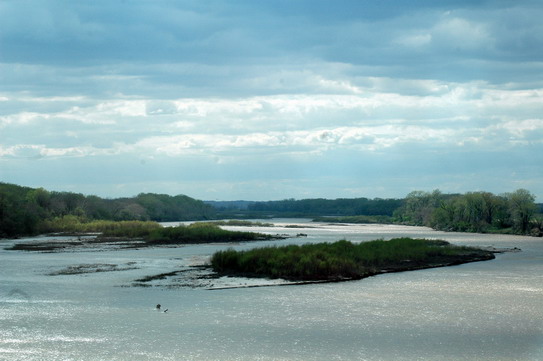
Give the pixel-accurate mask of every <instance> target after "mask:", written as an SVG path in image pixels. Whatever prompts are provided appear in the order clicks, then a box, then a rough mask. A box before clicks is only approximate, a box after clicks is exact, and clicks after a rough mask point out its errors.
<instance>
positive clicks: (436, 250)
mask: <svg viewBox="0 0 543 361" xmlns="http://www.w3.org/2000/svg"><path fill="white" fill-rule="evenodd" d="M492 258H494V255H493V254H492V252H489V251H483V250H480V249H476V248H469V247H456V246H452V245H450V244H449V243H447V242H445V241H435V240H425V239H412V238H396V239H392V240H390V241H383V240H376V241H371V242H364V243H359V244H353V243H351V242H348V241H345V240H342V241H338V242H335V243H320V244H306V245H302V246H297V245H289V246H283V247H264V248H256V249H252V250H248V251H235V250H233V249H228V250H225V251H219V252H216V253H215V254H214V255H213V257H212V259H211V266H212V267H213V270H214V271H216V272H218V273H222V274H239V275H244V276H253V277H269V278H283V279H287V280H295V281H316V280H329V281H331V280H332V281H333V280H344V279H360V278H363V277H367V276H370V275H374V274H377V273H383V272H390V271H402V270H409V269H420V268H428V267H438V266H444V265H452V264H459V263H465V262H472V261H480V260H487V259H492Z"/></svg>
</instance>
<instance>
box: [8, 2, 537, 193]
mask: <svg viewBox="0 0 543 361" xmlns="http://www.w3.org/2000/svg"><path fill="white" fill-rule="evenodd" d="M542 16H543V10H542V9H541V7H540V6H539V4H538V3H537V2H533V1H518V2H514V3H509V2H499V3H495V2H487V1H467V0H466V1H453V0H450V1H440V2H421V1H413V2H411V1H410V2H402V3H395V4H394V6H392V4H389V3H386V2H360V1H350V0H342V1H340V2H339V3H337V4H336V3H334V4H333V5H332V4H331V3H330V2H328V1H320V0H318V1H306V0H302V1H296V2H292V1H282V0H279V1H277V2H274V3H273V4H272V3H266V2H253V1H235V2H221V1H206V2H200V1H184V2H170V1H166V2H150V1H125V2H111V1H105V0H104V1H97V2H93V3H92V4H87V3H84V2H70V3H66V2H57V1H49V0H43V1H32V0H21V1H17V2H16V1H4V2H1V3H0V103H1V105H2V106H1V107H0V163H1V166H2V168H1V169H2V171H1V173H0V176H1V177H2V179H0V181H2V180H5V181H13V182H16V183H23V184H28V182H27V181H28V180H29V179H33V180H36V182H38V181H37V179H40V180H44V181H45V180H47V182H49V184H51V185H54V184H55V179H56V178H58V177H59V175H63V176H65V175H66V174H68V175H67V176H66V177H65V179H67V180H72V181H73V182H74V184H76V183H78V184H85V187H88V189H104V192H105V189H108V191H107V192H109V193H108V194H111V195H113V194H114V193H115V192H116V191H119V189H121V188H122V189H123V191H124V192H128V191H129V190H132V191H133V192H134V193H138V190H137V188H138V187H141V188H142V189H155V190H158V191H160V187H165V188H167V189H168V190H170V191H171V192H174V191H175V192H183V191H182V188H183V187H186V189H187V193H188V191H189V190H190V191H191V192H192V191H194V193H195V194H201V195H205V194H206V192H205V191H204V188H210V189H211V188H213V189H215V190H217V192H221V191H224V192H226V191H227V190H230V191H231V192H232V194H235V197H240V198H243V194H242V193H241V189H242V188H244V187H245V188H246V187H250V188H251V190H247V194H251V197H252V198H255V199H256V198H262V197H260V196H258V195H259V194H260V193H259V192H266V191H269V192H272V191H273V192H274V193H273V196H272V194H271V193H270V195H269V196H270V197H273V198H278V197H279V198H281V197H280V195H281V189H283V190H285V191H284V193H289V196H293V197H298V196H297V195H296V194H299V195H309V194H313V195H315V196H322V195H326V196H332V197H333V196H336V195H338V194H339V193H341V195H353V194H356V192H370V191H371V189H378V190H379V191H380V192H382V194H388V195H391V194H396V195H397V196H401V195H403V194H407V193H408V191H407V190H408V188H409V187H416V186H417V182H419V181H420V183H421V184H424V185H425V186H428V187H431V188H437V187H439V186H440V184H441V185H446V187H449V188H450V189H455V190H456V189H460V188H462V187H465V188H466V189H467V187H468V185H477V179H480V182H481V183H485V184H487V183H488V184H496V186H495V189H498V188H500V187H502V186H505V185H506V184H509V185H514V184H531V185H532V184H538V183H537V180H538V179H541V171H540V170H538V169H537V168H534V167H533V165H530V164H529V163H528V162H526V161H525V159H526V158H527V157H529V155H531V154H539V153H540V152H541V151H543V148H542V147H543V145H542V144H541V139H543V138H542V135H543V134H542V133H543V124H542V120H541V119H542V118H541V114H542V111H543V109H542V105H541V104H543V101H542V100H543V99H542V96H543V53H541V50H540V49H542V48H543V46H542V45H543V44H542V41H543V40H541V39H543V37H542V36H541V35H542V34H543V25H541V21H540V19H541V17H542ZM479 154H480V155H481V156H478V155H479ZM495 159H501V160H503V164H502V165H500V164H499V162H498V161H496V160H495ZM29 164H31V165H29ZM509 168H510V169H515V171H516V172H515V174H517V176H515V177H510V178H511V179H510V181H508V180H501V181H500V182H501V183H500V184H501V186H498V185H497V184H498V183H497V182H498V181H497V180H495V179H494V178H495V176H493V175H492V174H493V172H495V173H496V174H499V175H500V176H501V177H503V178H506V177H507V176H506V174H507V171H508V169H509ZM455 172H456V173H457V174H458V176H455V175H454V174H455ZM105 173H107V176H105V175H104V174H105ZM95 174H102V177H101V178H100V177H98V176H96V175H95ZM478 174H481V176H478ZM518 174H524V175H525V179H522V178H521V177H519V176H518ZM37 175H39V177H38V176H37ZM331 175H333V176H331ZM462 177H464V179H462ZM136 179H137V180H136ZM451 179H454V182H457V184H458V185H457V186H455V185H454V182H452V181H451ZM93 182H94V183H95V184H100V185H102V187H101V188H100V187H96V186H93ZM108 182H109V183H108ZM146 182H147V183H146ZM192 182H195V183H194V184H193V183H192ZM274 182H275V183H274ZM523 182H524V183H523ZM57 184H58V183H57ZM176 184H178V185H179V186H176ZM239 184H243V185H244V187H241V186H237V185H239ZM36 185H37V186H45V185H46V184H36ZM63 185H65V186H71V185H70V183H69V182H68V181H66V182H64V183H63ZM117 185H123V186H122V187H120V186H119V187H117ZM181 185H182V186H181ZM335 185H337V190H336V191H334V188H335ZM55 187H56V189H58V187H57V186H55ZM467 190H470V189H467ZM507 190H510V189H507ZM296 192H299V193H296ZM539 192H540V194H542V195H543V189H541V190H539ZM402 193H403V194H402ZM216 194H217V196H218V195H220V193H216ZM370 195H373V194H370ZM232 197H234V195H232ZM264 198H266V197H264Z"/></svg>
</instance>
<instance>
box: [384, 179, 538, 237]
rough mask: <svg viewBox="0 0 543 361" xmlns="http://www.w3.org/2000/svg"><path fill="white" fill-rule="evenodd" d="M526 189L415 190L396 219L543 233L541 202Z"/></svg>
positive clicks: (436, 226) (449, 227)
mask: <svg viewBox="0 0 543 361" xmlns="http://www.w3.org/2000/svg"><path fill="white" fill-rule="evenodd" d="M534 201H535V197H534V195H532V194H531V193H530V192H529V191H527V190H526V189H518V190H516V191H514V192H512V193H505V194H502V195H494V194H492V193H489V192H468V193H465V194H443V193H441V192H440V191H439V190H435V191H433V192H422V191H414V192H411V193H409V194H408V195H407V197H406V198H405V199H404V202H403V205H402V206H401V207H399V208H398V209H397V210H396V211H395V212H394V217H393V218H394V221H395V222H399V223H404V224H409V225H419V226H428V227H432V228H434V229H437V230H444V231H460V232H491V233H513V234H523V235H524V234H526V235H533V236H541V235H542V234H543V215H542V214H541V205H538V204H536V203H534Z"/></svg>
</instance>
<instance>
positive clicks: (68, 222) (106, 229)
mask: <svg viewBox="0 0 543 361" xmlns="http://www.w3.org/2000/svg"><path fill="white" fill-rule="evenodd" d="M42 231H43V232H44V233H60V232H62V233H101V236H100V237H102V238H111V237H117V238H139V239H143V240H145V241H146V242H147V243H148V244H149V245H153V244H185V243H210V242H243V241H256V240H265V239H274V238H278V237H277V236H273V235H268V234H262V233H255V232H238V231H227V230H224V229H222V228H220V227H219V226H218V225H217V224H214V223H210V222H201V223H193V224H190V225H188V226H185V225H179V226H176V227H162V226H161V225H160V224H159V223H157V222H152V221H90V222H85V221H82V220H81V219H79V218H78V217H75V216H65V217H61V218H55V219H53V220H50V221H46V222H44V223H43V224H42Z"/></svg>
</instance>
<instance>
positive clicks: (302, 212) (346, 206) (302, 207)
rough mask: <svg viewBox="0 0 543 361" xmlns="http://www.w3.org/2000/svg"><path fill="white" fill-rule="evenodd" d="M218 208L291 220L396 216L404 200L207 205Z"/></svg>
mask: <svg viewBox="0 0 543 361" xmlns="http://www.w3.org/2000/svg"><path fill="white" fill-rule="evenodd" d="M207 203H208V204H211V205H213V206H215V207H216V208H217V210H218V211H219V212H220V213H223V214H228V213H236V212H238V214H240V215H259V214H260V215H273V216H288V217H297V216H302V217H316V216H358V215H368V216H369V215H371V216H392V214H393V213H394V211H395V210H396V209H397V208H398V207H400V206H401V205H402V200H401V199H381V198H375V199H368V198H350V199H347V198H339V199H323V198H315V199H301V200H295V199H285V200H280V201H267V202H245V201H232V202H207Z"/></svg>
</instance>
